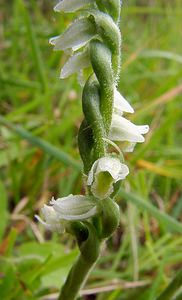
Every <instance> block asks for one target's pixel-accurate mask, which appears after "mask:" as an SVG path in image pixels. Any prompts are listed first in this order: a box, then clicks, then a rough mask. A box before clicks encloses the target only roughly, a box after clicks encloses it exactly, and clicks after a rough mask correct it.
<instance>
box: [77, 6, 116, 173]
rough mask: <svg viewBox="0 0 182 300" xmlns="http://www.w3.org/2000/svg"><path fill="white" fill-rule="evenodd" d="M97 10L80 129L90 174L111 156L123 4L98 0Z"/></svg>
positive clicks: (86, 170)
mask: <svg viewBox="0 0 182 300" xmlns="http://www.w3.org/2000/svg"><path fill="white" fill-rule="evenodd" d="M95 2H96V4H97V10H94V11H92V12H91V14H90V15H89V16H88V18H89V20H90V21H91V22H92V23H93V24H94V25H95V28H96V35H95V36H94V38H93V39H92V40H91V41H90V42H89V46H88V48H89V50H88V51H89V58H90V62H91V66H92V69H93V73H92V74H91V75H90V76H89V78H88V79H87V81H86V83H85V86H84V89H83V95H82V107H83V113H84V120H83V122H82V124H81V126H80V130H79V137H78V141H79V149H80V154H81V157H82V160H83V163H84V170H85V173H88V171H89V170H90V168H91V166H92V164H93V162H94V161H95V160H97V159H99V158H100V157H103V156H105V155H106V154H107V144H106V142H105V139H107V138H108V134H109V130H110V126H111V120H112V112H113V102H114V88H115V86H116V85H117V81H118V79H119V71H120V61H121V33H120V30H119V16H120V5H121V4H120V1H119V0H116V1H95Z"/></svg>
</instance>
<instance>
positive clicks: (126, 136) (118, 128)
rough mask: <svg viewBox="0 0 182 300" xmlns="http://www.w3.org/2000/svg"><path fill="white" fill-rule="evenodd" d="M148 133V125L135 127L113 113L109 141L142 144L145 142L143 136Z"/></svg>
mask: <svg viewBox="0 0 182 300" xmlns="http://www.w3.org/2000/svg"><path fill="white" fill-rule="evenodd" d="M148 131H149V126H148V125H135V124H133V123H132V122H130V121H128V120H127V119H125V118H123V117H121V116H119V115H118V114H116V113H113V115H112V123H111V129H110V133H109V139H110V140H112V141H121V142H124V141H128V142H131V143H142V142H144V141H145V139H144V137H143V135H142V134H146V133H147V132H148Z"/></svg>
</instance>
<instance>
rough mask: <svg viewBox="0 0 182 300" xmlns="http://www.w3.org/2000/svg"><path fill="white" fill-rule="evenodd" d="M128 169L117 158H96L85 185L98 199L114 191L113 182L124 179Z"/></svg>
mask: <svg viewBox="0 0 182 300" xmlns="http://www.w3.org/2000/svg"><path fill="white" fill-rule="evenodd" d="M128 174H129V169H128V167H127V166H126V165H125V164H122V163H121V162H120V160H119V159H117V158H113V157H102V158H99V159H98V160H96V161H95V162H94V164H93V166H92V168H91V170H90V172H89V174H88V179H87V185H89V186H91V191H92V193H93V195H94V196H95V197H97V198H99V199H105V198H107V197H109V196H110V195H111V194H112V192H113V191H114V188H113V184H114V183H116V182H117V181H119V180H122V179H125V177H126V176H127V175H128Z"/></svg>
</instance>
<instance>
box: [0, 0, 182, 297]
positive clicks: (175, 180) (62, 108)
mask: <svg viewBox="0 0 182 300" xmlns="http://www.w3.org/2000/svg"><path fill="white" fill-rule="evenodd" d="M123 2H124V5H123V9H122V20H121V31H122V36H123V46H122V49H123V57H122V70H121V80H120V84H119V89H120V91H121V92H122V94H123V95H124V96H125V97H126V98H127V99H129V100H130V102H131V103H132V105H133V106H134V108H135V110H136V113H135V115H134V116H133V117H132V119H133V120H134V122H135V123H137V124H144V123H147V124H149V125H150V128H151V130H150V133H149V134H148V136H147V139H146V142H145V144H141V145H137V147H136V149H135V151H134V152H133V153H131V154H128V155H126V160H127V163H128V164H129V167H130V175H129V176H128V179H127V181H126V182H125V184H124V185H123V186H122V189H121V191H120V193H119V194H118V196H117V201H118V203H119V204H120V206H121V226H120V227H119V228H118V231H117V232H116V233H115V234H114V236H113V237H112V238H111V239H110V240H109V241H108V242H107V247H106V248H105V249H104V250H103V253H102V256H101V258H100V261H99V263H98V265H97V266H96V268H95V269H94V270H93V272H92V274H91V276H90V279H89V281H88V283H87V285H86V287H85V289H84V291H83V294H84V295H86V294H91V293H92V294H95V298H89V297H87V298H86V296H83V297H82V298H81V299H97V300H133V299H137V300H155V299H157V297H158V296H159V295H160V293H161V292H162V291H163V290H164V289H165V288H166V287H167V286H168V284H169V282H170V281H171V280H172V278H174V276H175V275H176V273H177V271H178V270H180V267H181V264H182V238H181V234H180V233H181V231H182V229H181V228H182V225H181V220H182V219H181V215H182V184H181V179H182V151H181V149H182V133H181V126H182V122H181V120H182V109H181V108H182V101H181V98H182V96H181V95H182V83H181V77H182V55H181V40H182V33H181V30H180V29H181V17H182V6H181V1H180V0H168V1H167V0H165V1H164V0H163V1H162V0H158V1H154V0H152V1H142V0H140V1H139V0H138V1H137V0H130V1H123ZM146 3H148V4H147V5H146ZM52 6H53V2H52V1H48V0H47V1H35V0H31V1H25V0H14V1H11V3H9V2H7V1H2V4H1V10H0V20H1V23H0V40H1V44H0V50H1V51H0V101H1V102H0V299H2V300H10V299H12V300H40V299H46V296H47V295H54V294H56V293H57V292H58V289H59V287H60V285H61V284H62V283H63V281H64V279H65V276H66V274H67V272H68V270H69V268H70V266H71V264H72V262H73V261H74V259H75V257H76V255H77V250H75V246H74V245H75V243H74V241H73V240H72V238H71V237H70V236H61V237H60V236H57V235H56V234H55V235H54V234H53V235H51V234H50V233H47V232H45V231H44V229H43V228H42V226H41V225H40V226H39V224H37V223H36V222H35V220H34V214H35V213H37V212H38V210H39V208H40V207H41V206H42V204H43V203H46V202H48V201H49V200H50V198H51V197H52V196H53V195H54V196H55V197H58V196H65V195H68V194H69V193H73V194H77V193H82V192H83V187H82V176H81V172H80V170H81V160H80V158H79V153H78V146H77V133H78V128H79V125H80V122H81V120H82V117H83V116H82V111H81V88H80V87H79V85H78V83H77V81H76V76H72V77H71V78H69V79H68V80H62V81H61V80H60V79H59V72H60V68H61V65H63V63H64V61H65V59H66V56H65V54H63V53H60V52H53V51H52V48H51V46H50V45H49V44H48V39H49V37H52V36H54V35H57V34H59V33H60V32H62V31H63V30H64V28H65V27H66V25H67V24H68V23H69V22H70V21H71V20H72V18H73V15H72V14H70V15H68V14H67V15H63V14H56V13H54V12H53V10H52ZM131 286H132V287H133V288H131ZM174 286H175V285H174ZM180 295H181V292H179V293H178V294H177V295H176V296H175V295H174V296H175V297H176V298H174V299H181V298H180V297H181V296H180ZM51 299H54V298H51ZM67 300H69V299H67ZM171 300H172V298H171Z"/></svg>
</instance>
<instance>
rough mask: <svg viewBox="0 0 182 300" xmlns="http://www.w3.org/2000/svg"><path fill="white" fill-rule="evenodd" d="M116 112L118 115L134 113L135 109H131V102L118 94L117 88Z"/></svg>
mask: <svg viewBox="0 0 182 300" xmlns="http://www.w3.org/2000/svg"><path fill="white" fill-rule="evenodd" d="M114 110H115V112H116V113H120V114H121V115H122V114H123V112H127V113H134V109H133V108H132V107H131V105H130V104H129V102H128V101H127V100H126V99H125V98H124V97H123V96H122V95H121V94H120V93H119V92H118V90H117V89H116V87H115V88H114Z"/></svg>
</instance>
